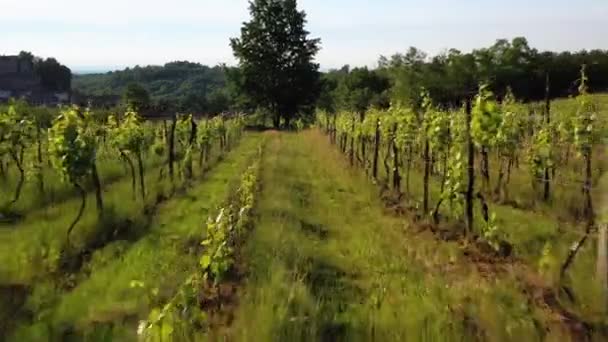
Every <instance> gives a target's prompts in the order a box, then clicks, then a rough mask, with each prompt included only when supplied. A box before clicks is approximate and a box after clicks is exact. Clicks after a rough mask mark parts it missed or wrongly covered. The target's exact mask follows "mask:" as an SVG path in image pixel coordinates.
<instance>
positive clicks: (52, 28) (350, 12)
mask: <svg viewBox="0 0 608 342" xmlns="http://www.w3.org/2000/svg"><path fill="white" fill-rule="evenodd" d="M298 6H299V8H300V9H303V10H305V11H306V13H307V19H308V26H307V28H308V30H309V31H310V32H311V36H312V37H319V38H321V40H322V50H321V51H320V52H319V54H318V56H317V61H318V62H319V63H320V64H321V67H322V68H323V69H327V68H334V67H340V66H342V65H344V64H350V65H353V66H359V65H368V66H373V65H375V64H376V61H377V60H378V57H379V56H380V55H391V54H393V53H396V52H403V51H405V50H406V49H407V48H408V47H409V46H416V47H418V48H420V49H422V50H424V51H426V52H427V53H429V54H437V53H439V52H441V51H443V50H445V49H448V48H457V49H460V50H462V51H470V50H471V49H474V48H479V47H484V46H489V45H491V44H492V43H493V42H494V41H495V40H496V39H498V38H507V39H511V38H513V37H516V36H525V37H526V38H528V41H529V43H530V45H531V46H532V47H535V48H538V49H539V50H553V51H563V50H581V49H608V0H503V1H496V0H451V1H450V0H426V1H411V0H400V1H399V0H374V1H371V0H368V1H362V0H300V1H298ZM247 19H248V1H247V0H172V1H168V0H163V1H160V0H104V1H97V0H95V1H92V0H53V1H51V0H29V1H24V0H0V55H7V54H16V53H18V52H19V51H21V50H27V51H31V52H32V53H34V54H35V55H37V56H42V57H55V58H57V59H58V60H59V61H60V62H61V63H63V64H66V65H68V66H69V67H70V68H72V70H74V71H76V72H77V71H84V70H110V69H117V68H123V67H126V66H134V65H137V64H139V65H148V64H164V63H166V62H169V61H175V60H189V61H195V62H200V63H203V64H207V65H216V64H218V63H222V62H225V63H227V64H230V65H232V64H235V60H234V58H233V56H232V50H231V49H230V46H229V38H230V37H235V36H237V35H238V34H239V30H240V27H241V23H242V22H243V21H245V20H247Z"/></svg>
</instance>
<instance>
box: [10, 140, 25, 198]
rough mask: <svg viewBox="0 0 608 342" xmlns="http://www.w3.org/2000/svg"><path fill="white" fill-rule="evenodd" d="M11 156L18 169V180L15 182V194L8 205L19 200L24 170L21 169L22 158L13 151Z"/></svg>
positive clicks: (23, 180)
mask: <svg viewBox="0 0 608 342" xmlns="http://www.w3.org/2000/svg"><path fill="white" fill-rule="evenodd" d="M10 155H11V158H12V159H13V161H14V162H15V166H17V169H18V170H19V181H18V182H17V188H16V189H15V196H14V197H13V200H12V201H11V202H10V203H9V205H13V204H15V203H17V201H19V198H20V197H21V189H23V183H24V182H25V170H24V169H23V164H22V159H21V158H19V156H18V155H17V153H16V152H15V151H11V153H10Z"/></svg>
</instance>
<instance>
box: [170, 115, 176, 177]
mask: <svg viewBox="0 0 608 342" xmlns="http://www.w3.org/2000/svg"><path fill="white" fill-rule="evenodd" d="M176 126H177V117H176V116H175V114H173V118H172V119H171V131H170V133H169V160H168V163H169V177H170V178H171V182H173V179H174V176H175V169H174V165H173V164H174V163H175V127H176Z"/></svg>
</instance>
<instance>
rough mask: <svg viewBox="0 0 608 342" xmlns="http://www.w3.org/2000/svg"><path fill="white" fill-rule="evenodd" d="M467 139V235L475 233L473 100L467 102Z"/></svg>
mask: <svg viewBox="0 0 608 342" xmlns="http://www.w3.org/2000/svg"><path fill="white" fill-rule="evenodd" d="M466 122H467V126H466V139H467V191H466V194H465V221H466V227H467V234H471V233H472V232H473V192H474V191H475V146H474V145H473V139H472V137H471V100H470V99H468V98H467V100H466Z"/></svg>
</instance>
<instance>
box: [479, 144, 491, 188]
mask: <svg viewBox="0 0 608 342" xmlns="http://www.w3.org/2000/svg"><path fill="white" fill-rule="evenodd" d="M481 176H482V177H483V178H482V179H483V183H482V190H483V192H484V193H488V192H489V189H490V160H489V157H488V148H487V147H485V146H483V147H482V148H481Z"/></svg>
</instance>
